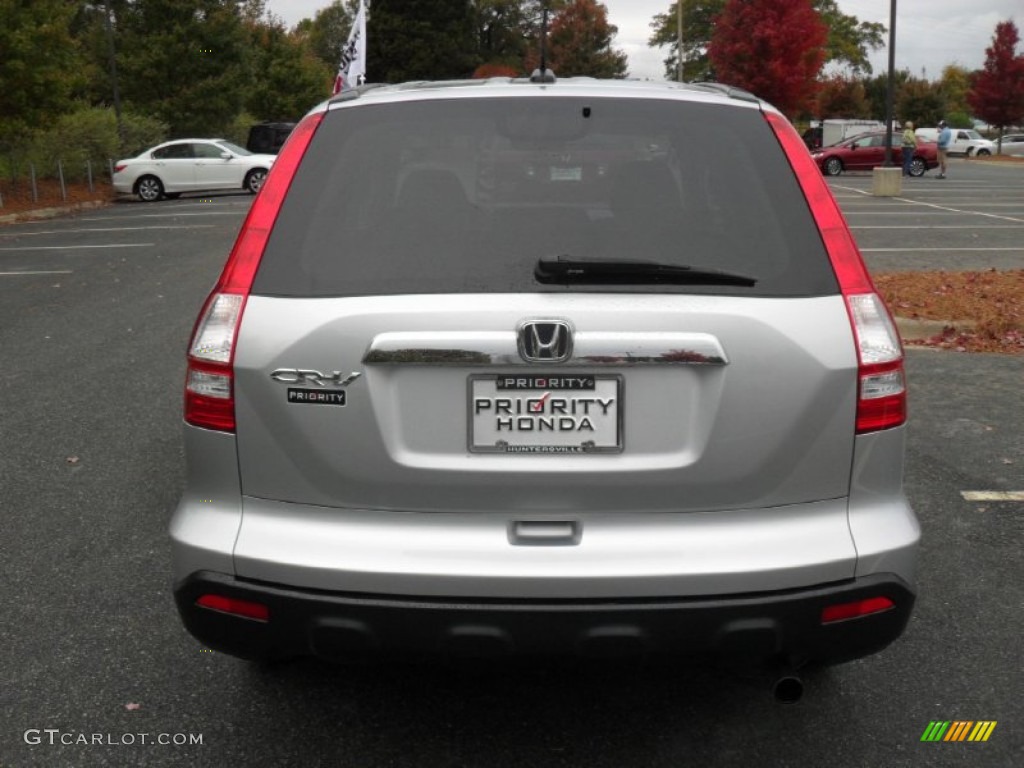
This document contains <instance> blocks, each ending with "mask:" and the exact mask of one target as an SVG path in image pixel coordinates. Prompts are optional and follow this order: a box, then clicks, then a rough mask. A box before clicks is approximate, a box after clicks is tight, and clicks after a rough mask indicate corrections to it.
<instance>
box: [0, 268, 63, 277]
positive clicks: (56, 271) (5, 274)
mask: <svg viewBox="0 0 1024 768" xmlns="http://www.w3.org/2000/svg"><path fill="white" fill-rule="evenodd" d="M71 274H74V273H73V272H72V271H71V270H70V269H54V270H50V271H48V272H0V277H21V276H22V275H71Z"/></svg>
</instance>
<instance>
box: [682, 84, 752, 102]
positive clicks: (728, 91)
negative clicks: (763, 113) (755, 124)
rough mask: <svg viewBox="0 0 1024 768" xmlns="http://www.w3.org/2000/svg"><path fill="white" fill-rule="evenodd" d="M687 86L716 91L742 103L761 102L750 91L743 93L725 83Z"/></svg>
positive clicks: (741, 90) (739, 89)
mask: <svg viewBox="0 0 1024 768" xmlns="http://www.w3.org/2000/svg"><path fill="white" fill-rule="evenodd" d="M687 85H690V86H693V87H694V88H703V89H704V90H707V91H717V92H718V93H722V94H725V95H726V96H728V97H729V98H730V99H740V100H742V101H753V102H757V103H760V101H761V100H760V99H759V98H757V96H755V95H754V94H752V93H751V92H750V91H745V90H743V89H742V88H737V87H736V86H734V85H727V84H725V83H687Z"/></svg>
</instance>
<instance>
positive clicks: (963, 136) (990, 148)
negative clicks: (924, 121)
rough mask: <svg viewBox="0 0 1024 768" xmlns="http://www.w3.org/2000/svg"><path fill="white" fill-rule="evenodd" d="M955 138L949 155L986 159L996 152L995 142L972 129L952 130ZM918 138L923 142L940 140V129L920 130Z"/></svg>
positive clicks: (950, 146)
mask: <svg viewBox="0 0 1024 768" xmlns="http://www.w3.org/2000/svg"><path fill="white" fill-rule="evenodd" d="M950 130H951V131H952V132H953V138H952V140H951V141H950V143H949V150H948V151H949V154H951V155H967V157H985V156H986V155H991V154H993V153H994V152H995V151H996V145H995V142H992V141H989V140H988V139H986V138H983V137H982V135H981V134H980V133H978V132H977V131H975V130H973V129H971V128H951V129H950ZM914 133H915V134H917V138H919V139H922V140H923V141H935V142H937V141H938V140H939V129H938V128H918V129H917V130H916V131H914Z"/></svg>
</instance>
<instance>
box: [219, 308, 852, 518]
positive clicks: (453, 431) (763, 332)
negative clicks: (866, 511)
mask: <svg viewBox="0 0 1024 768" xmlns="http://www.w3.org/2000/svg"><path fill="white" fill-rule="evenodd" d="M551 322H560V323H564V325H565V327H566V328H567V329H568V332H569V333H570V334H571V337H572V349H571V352H570V353H569V356H568V359H566V360H564V361H562V362H554V361H552V360H553V358H552V356H551V354H550V353H554V352H558V351H559V349H553V348H552V339H551V338H550V333H549V325H546V324H547V323H551ZM530 323H538V324H540V328H541V331H540V333H539V336H534V338H533V339H532V341H531V340H530V339H529V338H527V339H526V342H525V343H526V344H527V346H528V347H529V346H530V345H531V344H534V346H535V347H536V348H530V349H527V350H526V352H527V353H530V352H533V353H535V355H534V356H537V357H539V358H540V360H539V361H538V362H532V363H531V362H527V361H526V360H524V350H523V346H522V345H523V343H524V341H523V339H524V335H527V334H528V333H530V332H532V331H530V330H527V329H530V328H531V327H532V326H530V325H529V324H530ZM837 338H838V339H850V341H849V343H842V344H836V343H835V340H836V339H837ZM537 343H539V346H537ZM559 343H561V342H559ZM555 346H557V344H556V345H555ZM527 356H530V355H529V354H527ZM856 365H857V360H856V352H855V350H854V346H853V341H852V335H851V331H850V325H849V319H848V316H847V312H846V308H845V306H844V304H843V299H842V297H841V296H828V297H818V298H803V299H793V298H786V299H784V300H782V299H771V298H745V297H718V296H715V297H711V296H689V295H662V296H643V297H639V296H635V295H633V296H629V297H628V301H623V297H616V296H614V295H607V294H585V295H565V294H545V295H536V294H518V295H494V294H488V295H475V294H468V295H467V294H461V295H458V296H431V295H425V296H424V295H421V296H389V297H383V298H375V297H360V298H318V299H297V298H273V297H265V296H251V297H250V298H249V300H248V303H247V305H246V309H245V314H244V316H243V320H242V325H241V329H240V332H239V339H238V345H237V349H236V358H235V376H236V379H235V387H236V416H237V431H238V437H239V439H238V441H237V444H238V446H239V464H240V471H241V479H242V490H243V493H244V494H245V495H247V496H250V497H258V498H263V499H268V500H274V501H282V502H293V503H297V504H306V505H315V506H322V507H336V508H346V509H357V510H370V511H372V510H382V511H383V510H388V511H406V512H440V511H451V512H508V511H516V512H524V511H526V512H562V511H574V512H622V511H636V512H669V511H672V512H696V511H712V510H735V509H747V508H759V507H772V506H781V505H789V504H800V503H807V502H814V501H820V500H826V499H837V498H842V497H845V496H847V495H848V493H849V483H850V466H851V461H852V451H853V433H854V428H853V421H854V410H855V396H856Z"/></svg>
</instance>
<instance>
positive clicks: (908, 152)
mask: <svg viewBox="0 0 1024 768" xmlns="http://www.w3.org/2000/svg"><path fill="white" fill-rule="evenodd" d="M915 149H917V136H916V135H915V134H914V124H913V123H912V122H910V121H909V120H907V122H905V123H904V124H903V145H902V146H901V147H900V151H901V152H902V153H903V175H904V176H909V175H910V164H911V163H912V162H914V150H915Z"/></svg>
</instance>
